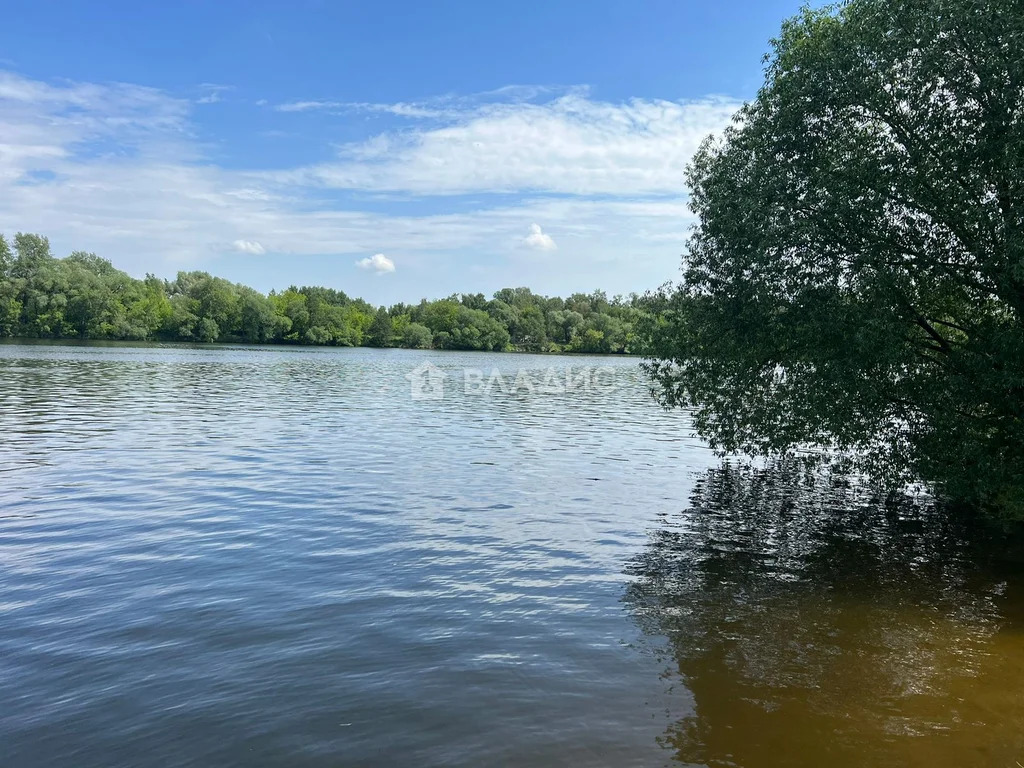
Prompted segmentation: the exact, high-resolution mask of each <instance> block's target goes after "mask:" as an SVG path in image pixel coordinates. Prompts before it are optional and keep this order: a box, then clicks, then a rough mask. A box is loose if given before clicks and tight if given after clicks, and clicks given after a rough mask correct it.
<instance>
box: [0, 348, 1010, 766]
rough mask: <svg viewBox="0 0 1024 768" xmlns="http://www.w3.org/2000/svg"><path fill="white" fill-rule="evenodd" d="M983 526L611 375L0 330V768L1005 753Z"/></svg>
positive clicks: (619, 362) (500, 358)
mask: <svg viewBox="0 0 1024 768" xmlns="http://www.w3.org/2000/svg"><path fill="white" fill-rule="evenodd" d="M410 377H411V378H410ZM1004 543H1005V542H1002V541H1001V540H1000V537H999V536H998V535H996V534H992V533H988V532H982V531H974V530H972V529H970V527H969V526H958V525H954V524H952V523H950V522H948V521H947V520H946V519H945V518H943V517H942V516H941V515H938V514H936V513H935V511H934V510H933V509H932V508H931V507H930V505H929V504H928V502H927V500H926V499H910V498H900V499H890V500H879V499H876V498H874V497H873V496H872V495H871V494H870V493H869V492H868V491H867V490H866V489H864V488H862V487H860V486H859V485H858V484H857V483H856V481H855V480H853V479H850V478H844V477H841V476H831V475H825V474H808V473H807V472H805V471H802V470H800V469H799V468H797V467H794V466H791V465H789V464H787V463H785V462H782V463H772V464H768V465H761V466H758V467H753V468H751V467H744V466H740V465H737V464H734V463H733V464H729V463H723V462H722V461H721V460H720V459H718V458H716V457H715V456H714V455H713V454H712V453H711V452H710V451H709V450H708V449H707V448H706V447H705V446H704V445H703V444H702V443H701V442H700V441H699V440H697V439H696V438H694V437H692V436H691V434H690V429H689V426H688V421H687V417H686V414H684V413H681V412H666V411H664V410H662V409H661V408H659V407H658V406H657V405H655V404H654V403H653V402H652V401H651V399H650V397H649V395H648V394H647V391H646V385H645V383H644V381H643V378H642V376H641V375H640V373H639V371H638V370H637V362H636V360H634V359H626V358H602V357H593V358H591V357H548V356H532V355H515V354H474V353H454V352H435V351H422V352H420V351H410V350H370V349H322V348H286V347H265V348H260V347H227V346H222V347H217V346H209V347H185V346H160V345H149V346H132V345H118V344H111V345H52V344H3V345H0V567H2V571H0V702H3V704H2V707H0V764H3V765H4V766H15V767H17V768H20V767H26V768H34V767H35V766H52V765H68V766H75V767H76V768H86V767H88V766H212V765H217V766H289V767H290V766H399V765H409V766H541V767H543V766H577V765H579V766H595V767H596V766H609V767H616V768H618V767H622V766H662V765H679V764H690V765H712V766H724V765H730V766H731V765H736V766H805V765H806V766H821V765H832V766H859V765H881V764H885V765H915V766H916V765H920V766H931V767H933V768H934V766H967V765H979V766H981V765H986V766H987V765H991V766H1006V767H1007V768H1013V766H1014V765H1015V762H1016V761H1020V763H1018V764H1024V570H1022V568H1021V566H1020V564H1019V563H1020V561H1019V559H1015V558H1014V557H1012V556H1011V555H1010V554H1008V553H1007V552H1005V551H1004V550H1007V549H1009V548H1008V547H1005V546H1004Z"/></svg>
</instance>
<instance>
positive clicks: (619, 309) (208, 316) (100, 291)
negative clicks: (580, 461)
mask: <svg viewBox="0 0 1024 768" xmlns="http://www.w3.org/2000/svg"><path fill="white" fill-rule="evenodd" d="M12 246H13V247H12ZM642 301H643V300H642V298H641V297H639V296H637V295H636V294H632V295H630V296H628V297H625V298H623V297H620V296H616V297H614V298H612V299H609V298H608V297H607V296H606V295H605V293H604V292H602V291H594V292H593V293H590V294H582V293H577V294H573V295H572V296H570V297H568V298H566V299H562V298H558V297H547V296H540V295H538V294H535V293H533V292H532V291H530V290H529V289H528V288H504V289H502V290H500V291H498V292H497V293H495V294H494V296H493V297H492V298H487V297H486V296H484V295H483V294H482V293H476V294H457V295H452V296H449V297H448V298H444V299H437V300H434V301H428V300H426V299H423V300H422V301H420V302H419V303H418V304H395V305H393V306H391V307H375V306H373V305H371V304H369V303H367V302H366V301H363V300H362V299H359V298H351V297H349V296H348V295H347V294H345V293H344V292H343V291H340V290H337V289H334V288H323V287H318V286H312V287H310V286H304V287H301V288H299V287H295V286H292V287H290V288H288V289H287V290H284V291H280V292H277V291H271V292H270V293H269V294H268V295H264V294H262V293H260V292H259V291H257V290H255V289H253V288H250V287H248V286H245V285H240V284H237V283H232V282H230V281H228V280H225V279H223V278H220V277H214V276H212V275H210V274H208V273H206V272H179V273H178V276H177V278H175V279H174V280H164V279H161V278H159V277H156V276H154V275H147V276H146V277H145V279H142V280H138V279H136V278H133V277H131V276H130V275H128V274H127V273H125V272H122V271H121V270H119V269H116V268H115V267H114V266H113V265H112V264H111V263H110V262H109V261H107V260H106V259H103V258H100V257H99V256H96V255H95V254H92V253H86V252H83V251H75V252H74V253H72V254H71V255H70V256H67V257H65V258H56V257H54V256H53V254H52V253H51V250H50V242H49V240H48V239H47V238H46V237H43V236H41V235H36V234H25V233H18V234H17V235H15V236H14V238H13V241H12V242H11V243H9V242H8V241H7V240H6V239H5V238H4V237H3V236H2V235H0V338H12V337H23V338H38V339H117V340H135V341H188V342H214V341H222V342H248V343H282V344H319V345H334V346H352V347H354V346H370V347H409V348H414V349H467V350H488V351H504V350H510V351H529V352H588V353H598V354H623V353H626V354H628V353H631V352H635V351H637V350H636V349H635V346H636V339H635V333H634V330H635V328H636V326H637V324H638V322H639V321H640V320H641V319H642V318H643V316H644V310H643V303H642Z"/></svg>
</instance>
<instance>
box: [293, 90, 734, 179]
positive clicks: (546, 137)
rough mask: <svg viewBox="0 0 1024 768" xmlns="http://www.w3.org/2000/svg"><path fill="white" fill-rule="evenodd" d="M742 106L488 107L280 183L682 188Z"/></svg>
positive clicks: (575, 102)
mask: <svg viewBox="0 0 1024 768" xmlns="http://www.w3.org/2000/svg"><path fill="white" fill-rule="evenodd" d="M738 106H739V105H738V103H737V102H735V101H732V100H728V99H721V98H711V99H704V100H700V101H689V102H675V101H652V100H641V99H634V100H632V101H629V102H626V103H622V104H615V103H608V102H599V101H592V100H589V99H586V98H583V97H581V96H575V95H570V96H562V97H560V98H557V99H555V100H553V101H550V102H546V103H542V104H533V103H509V104H487V105H483V106H479V107H476V108H472V109H470V110H468V111H460V112H458V113H457V114H456V115H454V116H453V117H451V118H450V119H449V120H447V121H446V122H445V124H443V125H440V126H434V125H430V126H426V127H424V128H422V129H420V130H406V131H402V132H394V133H384V134H380V135H377V136H375V137H373V138H372V139H369V140H365V141H360V142H352V143H348V144H345V145H343V146H342V147H341V148H340V150H339V153H338V159H337V160H335V161H333V162H327V163H320V164H317V165H312V166H308V167H305V168H301V169H297V170H295V171H290V172H288V173H286V174H283V175H281V177H280V180H281V181H282V182H284V183H298V184H309V185H319V186H324V187H334V188H341V189H359V190H377V191H382V192H407V193H412V194H418V195H460V194H477V193H506V194H507V193H522V192H543V193H558V194H571V195H589V196H594V195H633V196H637V195H646V196H650V195H678V194H680V192H681V189H682V179H683V177H684V174H685V170H686V165H687V163H689V161H690V158H691V157H693V154H694V153H695V152H696V150H697V148H698V146H699V145H700V142H701V141H702V140H703V139H704V138H705V137H706V136H707V135H708V134H710V133H714V132H716V131H718V130H720V129H721V128H722V127H723V126H724V125H726V124H727V123H728V121H729V119H730V118H731V116H732V115H733V114H734V112H735V111H736V109H737V108H738Z"/></svg>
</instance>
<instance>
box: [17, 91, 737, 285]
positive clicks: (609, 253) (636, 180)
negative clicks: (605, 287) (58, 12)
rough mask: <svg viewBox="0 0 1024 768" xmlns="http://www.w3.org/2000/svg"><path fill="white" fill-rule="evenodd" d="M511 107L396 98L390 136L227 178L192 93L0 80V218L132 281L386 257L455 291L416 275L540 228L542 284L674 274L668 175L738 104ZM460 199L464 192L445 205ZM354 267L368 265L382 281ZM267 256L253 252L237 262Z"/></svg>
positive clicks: (454, 277) (672, 189) (560, 102)
mask: <svg viewBox="0 0 1024 768" xmlns="http://www.w3.org/2000/svg"><path fill="white" fill-rule="evenodd" d="M517 88H520V87H517ZM520 95H523V94H518V95H515V96H514V97H513V96H508V95H506V96H504V97H502V96H495V97H494V98H499V99H501V98H504V100H503V101H498V102H495V103H491V102H488V103H479V99H475V100H474V101H473V102H472V103H465V102H464V103H456V102H457V100H455V99H449V100H448V102H447V103H448V106H441V105H440V104H439V103H434V104H430V105H428V106H429V109H430V110H433V111H432V112H430V113H429V114H423V115H418V114H414V112H415V110H412V111H410V110H408V109H407V108H406V106H405V103H404V102H403V103H396V104H392V105H384V106H383V107H382V109H386V110H390V111H388V114H396V115H397V114H398V113H400V112H403V111H404V112H406V113H407V114H406V115H405V116H406V117H407V119H408V120H409V121H411V122H410V123H406V124H405V125H406V129H405V130H402V131H398V132H395V131H391V132H384V133H379V134H377V135H373V136H368V137H367V138H366V139H365V140H362V141H357V142H350V143H347V144H344V145H342V146H341V148H340V150H337V151H336V152H335V153H334V154H333V156H332V154H331V151H330V148H329V147H327V146H325V147H324V154H325V158H327V159H325V161H324V162H321V163H317V164H312V165H307V166H301V167H294V168H290V169H289V168H286V169H284V170H280V169H274V170H270V169H267V168H264V167H260V166H252V167H249V168H243V169H239V168H237V167H232V168H227V167H223V166H221V165H219V164H217V163H216V162H214V161H213V160H211V159H210V157H209V156H207V155H206V154H205V153H206V146H207V145H206V144H204V143H201V142H200V141H199V140H198V139H197V138H196V137H197V136H198V135H199V134H200V132H199V131H198V130H197V128H196V125H195V120H197V119H198V118H197V116H196V114H195V113H196V112H197V110H198V108H197V106H196V104H195V102H194V101H190V100H189V99H183V98H178V97H174V96H171V95H169V94H167V93H166V92H163V91H160V90H157V89H152V88H147V87H144V86H139V85H133V84H127V83H106V84H99V83H77V82H70V81H62V82H43V81H39V80H33V79H29V78H24V77H21V76H19V75H16V74H13V73H9V72H7V73H5V72H0V221H3V222H9V224H7V225H6V226H10V227H16V228H19V229H22V230H30V231H31V230H34V231H39V232H45V233H47V234H49V235H50V236H51V239H52V241H53V242H54V244H55V247H57V248H58V250H59V249H60V248H63V247H65V246H66V247H68V248H70V247H84V248H87V249H90V250H96V251H97V252H99V253H101V254H102V255H104V256H108V257H110V258H112V259H113V260H114V262H115V264H117V265H118V266H120V267H122V268H125V269H128V270H129V271H132V272H134V273H135V274H142V273H144V272H146V271H161V270H162V271H164V272H165V273H166V272H167V271H170V270H173V269H176V268H178V267H184V266H189V267H200V268H204V269H211V270H213V271H216V264H215V260H216V259H217V258H218V257H219V256H221V255H224V254H231V253H236V254H237V253H243V254H255V255H258V254H260V253H271V254H290V255H298V256H301V255H307V254H308V255H318V256H321V255H339V256H345V257H346V259H348V260H351V259H353V258H356V257H358V258H359V261H360V262H362V261H363V260H364V259H363V255H364V254H367V253H370V254H378V253H381V254H386V253H401V254H403V256H402V270H400V275H399V276H398V278H400V279H401V280H411V281H415V280H416V279H417V277H416V275H419V276H420V277H421V278H422V276H423V275H426V274H429V275H430V276H431V279H432V280H435V281H437V282H438V283H441V282H443V283H444V284H445V285H446V286H448V287H450V289H451V290H456V289H459V288H461V287H462V281H464V279H465V273H464V271H462V270H460V269H457V268H454V267H446V268H447V269H450V272H448V273H443V272H442V270H440V269H431V268H429V267H428V266H426V265H428V264H450V263H453V262H452V260H453V259H454V260H458V259H461V260H462V262H460V263H462V264H465V263H472V264H474V265H479V266H480V267H481V268H485V269H491V268H492V267H493V268H497V265H499V264H500V263H501V261H502V260H515V259H517V258H519V255H521V254H522V253H523V252H524V250H525V249H524V245H525V246H527V247H530V248H537V249H539V250H540V251H551V250H554V248H555V247H556V246H555V240H554V238H552V236H551V235H550V234H549V233H550V232H554V233H556V235H557V240H558V242H557V250H558V254H559V258H558V260H557V265H556V264H547V265H546V269H548V270H549V272H545V273H544V274H545V275H548V274H550V275H554V274H555V270H560V271H562V272H563V273H565V274H568V273H570V272H573V273H576V274H579V275H582V276H583V278H585V279H586V280H587V282H586V286H589V287H595V286H596V285H597V284H598V283H596V282H593V283H592V282H591V281H592V280H596V279H597V276H598V275H599V274H601V273H599V272H598V271H596V270H597V269H598V267H599V266H600V265H607V268H608V269H609V270H613V269H619V270H620V271H621V274H623V275H626V276H628V277H629V278H630V279H632V280H640V279H641V278H642V277H643V276H644V275H645V274H647V273H645V272H644V269H646V270H648V272H649V273H650V274H651V275H652V277H651V278H650V280H649V282H650V283H651V284H656V283H658V282H660V281H661V280H663V279H665V278H667V277H669V276H671V274H672V273H673V272H674V270H675V267H676V261H677V254H678V253H679V252H680V250H681V248H682V242H683V240H684V238H685V234H686V229H687V226H688V223H689V221H690V217H689V213H688V211H687V207H686V204H685V190H684V189H683V188H682V178H683V173H682V169H683V167H684V166H685V164H686V162H687V161H688V160H689V158H690V156H692V153H693V151H694V149H695V148H696V146H697V144H698V143H699V141H700V140H701V138H703V136H704V135H706V134H707V133H710V132H712V131H715V130H717V129H719V128H721V127H722V126H723V125H724V124H725V123H726V122H727V120H728V118H729V115H730V114H731V112H732V109H733V108H734V107H735V103H734V102H729V101H727V100H724V99H709V100H705V101H698V102H660V101H650V100H634V101H630V102H626V103H610V102H601V101H595V100H593V99H590V98H588V97H587V96H586V94H584V93H582V92H574V93H570V94H566V93H565V92H564V91H559V92H558V93H557V94H556V95H554V96H553V97H552V96H551V94H549V93H547V92H543V91H538V92H536V93H533V94H531V95H530V97H531V98H533V99H541V101H539V102H538V103H534V102H532V101H530V102H527V101H520V100H517V99H519V98H520ZM446 98H448V97H446ZM544 99H548V100H546V101H545V100H544ZM425 103H426V102H425ZM371 106H372V105H361V106H357V108H359V109H370V108H371ZM346 108H353V107H352V106H351V105H349V106H348V107H346ZM372 108H373V109H376V108H377V107H376V106H372ZM424 109H427V107H424ZM442 113H443V114H442ZM279 119H280V120H282V121H284V120H286V116H285V115H283V114H282V115H280V116H279ZM280 127H282V128H287V127H288V125H287V123H284V124H282V125H281V126H280ZM261 130H262V128H261ZM225 138H227V137H225ZM325 190H343V191H342V192H335V191H330V192H325ZM349 191H351V193H352V194H350V193H349ZM382 193H398V194H399V195H401V196H403V198H404V199H406V200H422V201H428V202H429V208H428V210H429V211H430V212H429V213H423V212H416V213H413V212H411V211H416V210H417V208H415V207H409V206H408V205H396V206H395V207H393V208H389V207H388V206H387V205H386V204H384V203H382V201H381V198H380V197H379V196H380V195H381V194H382ZM459 194H466V195H473V197H472V198H468V197H467V198H465V199H462V200H459V201H458V204H456V203H455V202H454V201H453V202H452V203H451V204H449V202H448V200H449V199H450V198H451V197H452V196H454V195H459ZM375 195H376V196H378V197H377V198H376V199H374V197H373V196H375ZM491 195H494V196H491ZM360 201H362V203H360ZM421 210H422V209H421ZM548 243H550V245H548ZM381 258H382V259H385V260H386V261H387V262H388V263H391V264H392V267H393V266H394V264H393V262H392V261H391V260H390V259H388V258H387V257H386V256H381ZM369 261H370V265H369V266H368V267H366V269H367V270H370V271H374V272H376V271H379V267H378V266H377V265H375V264H374V263H373V257H371V258H370V259H369ZM266 263H268V260H266V259H258V260H252V264H253V265H254V266H253V269H255V268H256V266H255V265H257V264H264V265H265V264H266ZM349 263H351V261H349ZM383 263H384V262H380V264H383ZM510 263H511V262H510ZM615 265H619V266H618V267H616V266H615ZM384 269H385V271H386V267H385V268H384ZM417 269H420V270H421V271H420V272H418V273H417V271H416V270H417ZM517 279H519V278H517ZM523 279H525V277H524V278H523ZM410 285H412V283H410ZM586 286H585V287H586ZM538 287H539V288H541V289H543V284H540V283H538ZM612 287H613V286H612ZM411 290H416V291H418V290H419V287H418V286H416V285H414V286H413V288H411Z"/></svg>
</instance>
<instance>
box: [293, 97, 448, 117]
mask: <svg viewBox="0 0 1024 768" xmlns="http://www.w3.org/2000/svg"><path fill="white" fill-rule="evenodd" d="M274 109H275V110H276V111H277V112H313V111H326V112H376V113H382V114H389V115H394V116H396V117H410V118H435V117H443V116H445V115H450V114H451V112H450V111H448V110H444V109H437V108H433V107H428V106H424V105H421V104H408V103H405V102H399V103H397V104H374V103H370V102H364V101H289V102H285V103H284V104H278V105H276V106H275V107H274Z"/></svg>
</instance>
